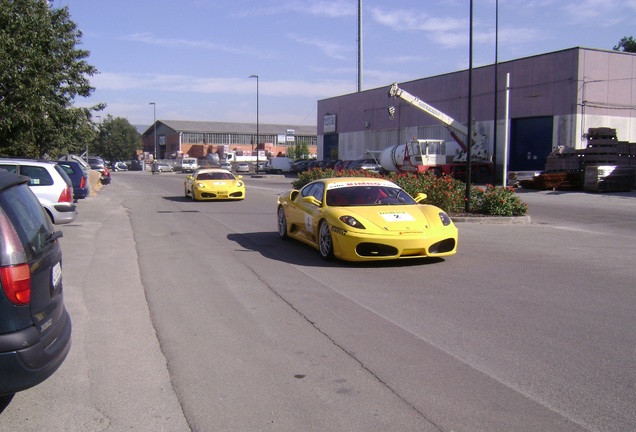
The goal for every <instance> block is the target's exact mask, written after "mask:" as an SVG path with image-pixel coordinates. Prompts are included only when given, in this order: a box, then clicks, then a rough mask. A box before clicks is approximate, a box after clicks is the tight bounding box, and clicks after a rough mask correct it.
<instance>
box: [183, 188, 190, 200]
mask: <svg viewBox="0 0 636 432" xmlns="http://www.w3.org/2000/svg"><path fill="white" fill-rule="evenodd" d="M184 194H185V197H186V198H190V197H189V196H188V188H185V189H184Z"/></svg>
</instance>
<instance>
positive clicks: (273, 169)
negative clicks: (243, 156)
mask: <svg viewBox="0 0 636 432" xmlns="http://www.w3.org/2000/svg"><path fill="white" fill-rule="evenodd" d="M292 162H293V161H292V160H291V159H289V158H286V157H274V158H271V159H270V160H269V161H267V163H266V164H265V171H266V172H268V173H270V174H282V173H289V172H291V167H292Z"/></svg>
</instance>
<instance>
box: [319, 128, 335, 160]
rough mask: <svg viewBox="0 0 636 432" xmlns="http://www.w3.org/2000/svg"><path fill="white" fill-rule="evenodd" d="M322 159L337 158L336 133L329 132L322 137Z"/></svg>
mask: <svg viewBox="0 0 636 432" xmlns="http://www.w3.org/2000/svg"><path fill="white" fill-rule="evenodd" d="M322 158H323V159H331V160H336V159H338V134H329V135H325V136H324V137H323V148H322Z"/></svg>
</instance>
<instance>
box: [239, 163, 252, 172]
mask: <svg viewBox="0 0 636 432" xmlns="http://www.w3.org/2000/svg"><path fill="white" fill-rule="evenodd" d="M236 172H237V173H240V172H246V173H248V172H250V164H248V163H247V162H239V163H237V164H236Z"/></svg>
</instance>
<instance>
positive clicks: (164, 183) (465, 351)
mask: <svg viewBox="0 0 636 432" xmlns="http://www.w3.org/2000/svg"><path fill="white" fill-rule="evenodd" d="M247 184H248V198H247V199H246V200H245V201H242V202H223V203H195V202H191V201H189V200H185V199H184V198H183V175H181V174H160V175H156V176H152V175H151V174H149V173H142V172H129V173H120V172H118V173H114V174H113V181H112V184H111V185H109V186H107V187H105V188H104V189H102V191H100V192H99V194H98V195H97V196H96V197H94V198H90V199H88V200H86V201H82V202H80V203H79V217H78V219H77V220H76V221H75V222H74V223H73V224H71V225H69V226H63V227H61V229H62V231H63V232H64V238H63V239H62V240H61V241H62V246H63V251H64V287H65V296H66V297H65V299H66V304H67V307H68V309H69V312H70V314H71V316H72V319H73V323H74V333H73V348H72V350H71V353H70V355H69V357H68V358H67V360H66V362H65V363H64V364H63V365H62V367H61V369H60V370H59V371H58V372H57V373H56V374H55V375H54V376H53V377H51V378H50V379H49V380H47V381H46V382H45V383H43V384H41V385H40V386H38V387H36V388H33V389H31V390H28V391H26V392H22V393H19V394H17V395H16V396H15V398H14V399H13V401H12V403H11V404H10V405H9V406H8V407H7V408H6V409H5V411H4V412H3V413H2V414H0V430H1V431H5V430H6V431H14V430H21V431H62V430H66V431H102V430H110V431H120V430H140V431H162V430H163V431H264V430H271V431H308V430H316V431H345V430H346V431H415V430H417V431H488V432H495V431H628V430H636V391H635V390H634V389H635V382H636V367H635V366H636V332H634V329H636V313H635V312H636V311H635V309H636V293H635V290H634V282H633V280H634V276H636V270H635V269H634V256H635V255H636V253H635V252H636V241H635V240H636V193H629V194H588V193H584V192H558V193H556V192H549V191H546V192H536V191H521V192H520V196H521V197H522V199H523V200H524V201H525V202H527V203H528V204H529V206H530V215H531V221H532V223H526V224H489V223H470V222H466V223H461V224H459V231H460V243H459V252H458V254H457V255H456V256H453V257H449V258H447V259H444V260H441V259H438V260H417V261H407V262H399V263H386V264H377V263H374V264H373V265H371V264H365V265H360V264H347V263H342V262H334V263H325V262H323V261H321V260H320V258H319V255H318V253H317V252H316V251H314V250H312V249H310V248H308V247H305V246H303V245H300V244H296V243H293V242H282V241H280V240H279V239H278V237H277V234H276V232H275V228H276V227H275V207H274V202H275V197H276V195H277V194H278V193H279V192H280V191H282V190H285V189H286V188H288V187H289V179H287V180H279V179H269V178H259V179H251V178H247Z"/></svg>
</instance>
